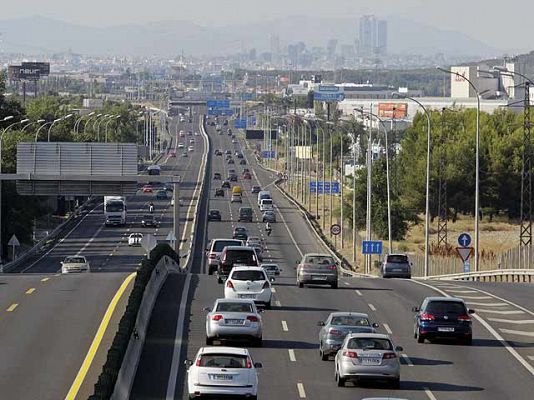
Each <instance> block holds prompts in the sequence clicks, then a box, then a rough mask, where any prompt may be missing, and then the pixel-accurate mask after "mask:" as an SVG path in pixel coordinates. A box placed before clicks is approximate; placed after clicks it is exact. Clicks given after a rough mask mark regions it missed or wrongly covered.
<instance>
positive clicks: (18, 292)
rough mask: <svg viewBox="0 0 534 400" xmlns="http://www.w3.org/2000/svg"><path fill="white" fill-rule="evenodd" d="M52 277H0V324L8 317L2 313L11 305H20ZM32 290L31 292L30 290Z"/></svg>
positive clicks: (6, 275)
mask: <svg viewBox="0 0 534 400" xmlns="http://www.w3.org/2000/svg"><path fill="white" fill-rule="evenodd" d="M51 278H54V277H53V276H52V277H51V276H48V275H44V274H43V275H41V274H39V275H37V274H35V275H33V274H32V275H22V276H19V275H11V274H3V275H0V324H1V323H2V320H3V319H4V318H5V317H6V316H7V315H8V314H7V313H5V312H4V311H6V310H7V308H9V307H10V306H12V305H13V304H20V302H21V301H23V300H25V297H26V296H28V295H33V294H34V293H35V292H36V291H37V290H39V289H40V288H41V286H42V285H43V284H45V283H46V282H47V281H49V280H50V279H51ZM31 289H33V290H31Z"/></svg>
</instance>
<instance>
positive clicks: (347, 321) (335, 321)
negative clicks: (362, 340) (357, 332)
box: [330, 315, 370, 326]
mask: <svg viewBox="0 0 534 400" xmlns="http://www.w3.org/2000/svg"><path fill="white" fill-rule="evenodd" d="M330 325H345V326H369V325H370V324H369V320H368V319H367V318H362V317H356V316H354V315H340V316H337V317H333V318H332V322H330Z"/></svg>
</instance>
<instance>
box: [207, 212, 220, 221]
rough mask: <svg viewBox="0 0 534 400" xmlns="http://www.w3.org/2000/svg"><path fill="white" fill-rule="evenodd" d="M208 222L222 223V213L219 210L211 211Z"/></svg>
mask: <svg viewBox="0 0 534 400" xmlns="http://www.w3.org/2000/svg"><path fill="white" fill-rule="evenodd" d="M208 221H222V216H221V212H220V211H219V210H210V212H209V213H208Z"/></svg>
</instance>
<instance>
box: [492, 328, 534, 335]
mask: <svg viewBox="0 0 534 400" xmlns="http://www.w3.org/2000/svg"><path fill="white" fill-rule="evenodd" d="M499 330H500V331H501V332H502V333H509V334H511V335H519V336H529V337H534V332H525V331H515V330H513V329H499Z"/></svg>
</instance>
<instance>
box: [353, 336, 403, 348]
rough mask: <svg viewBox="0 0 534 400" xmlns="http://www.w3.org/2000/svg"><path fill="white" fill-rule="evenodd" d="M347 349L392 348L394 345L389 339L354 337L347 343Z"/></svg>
mask: <svg viewBox="0 0 534 400" xmlns="http://www.w3.org/2000/svg"><path fill="white" fill-rule="evenodd" d="M347 349H363V350H392V349H393V346H392V344H391V342H390V341H389V340H388V339H381V338H353V339H350V340H349V342H348V343H347Z"/></svg>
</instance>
